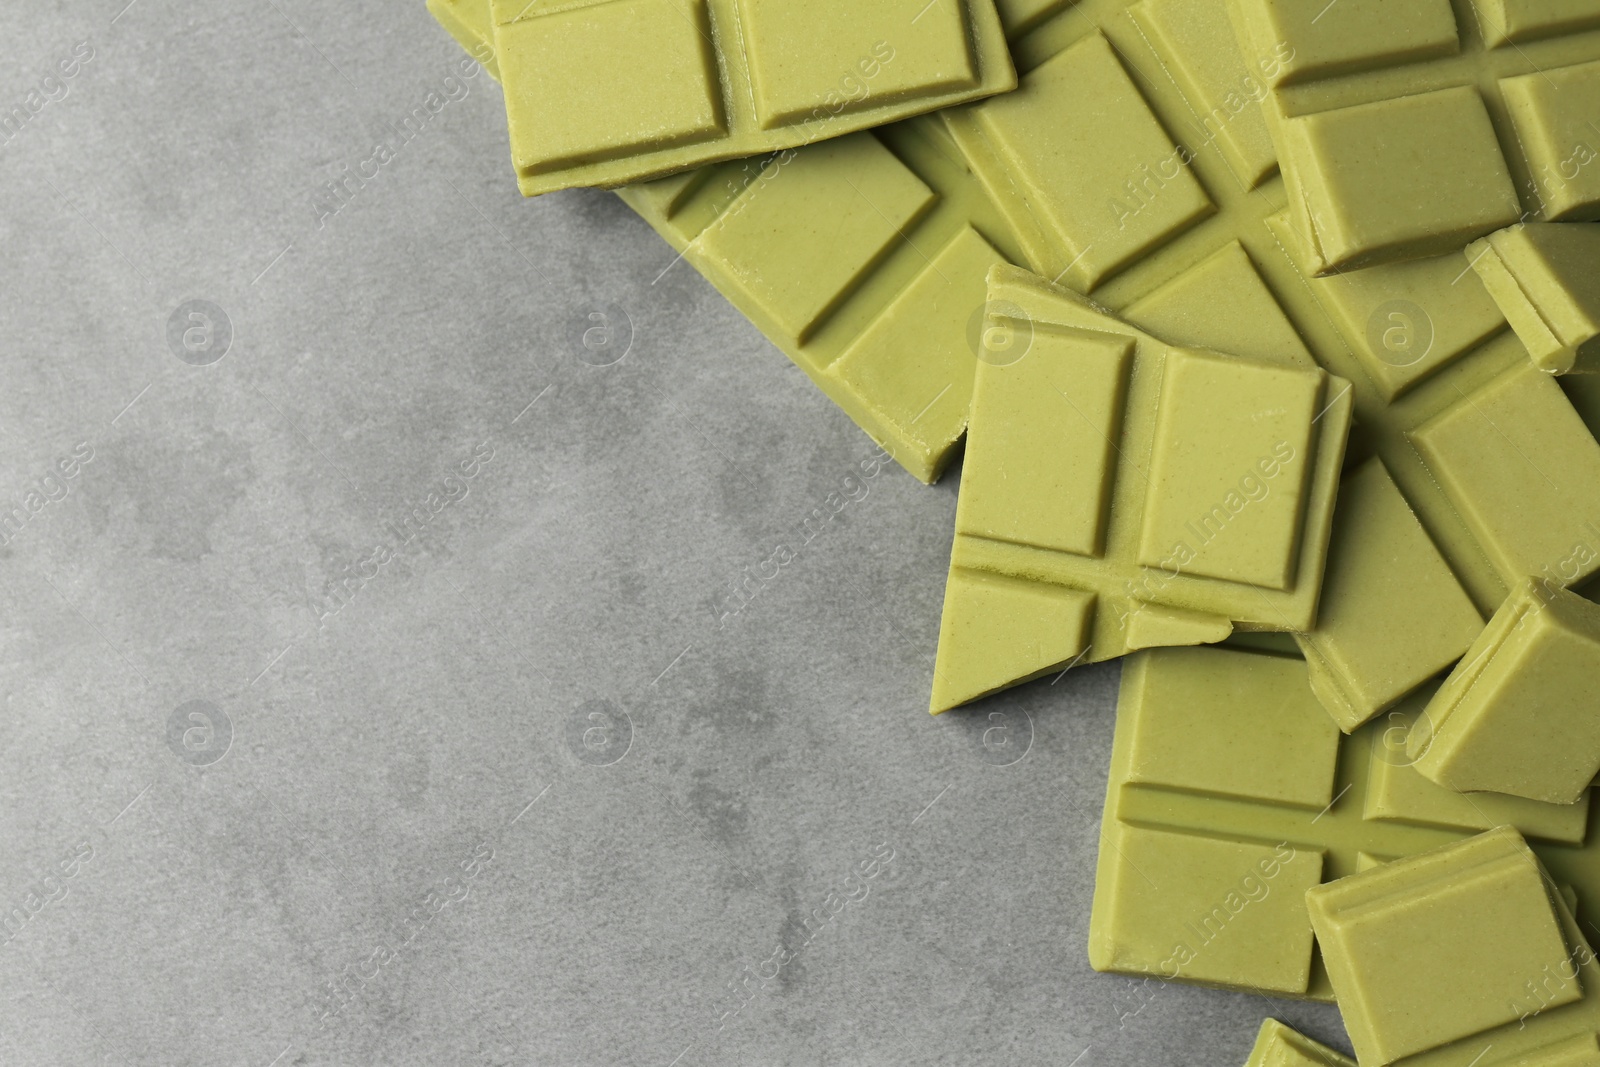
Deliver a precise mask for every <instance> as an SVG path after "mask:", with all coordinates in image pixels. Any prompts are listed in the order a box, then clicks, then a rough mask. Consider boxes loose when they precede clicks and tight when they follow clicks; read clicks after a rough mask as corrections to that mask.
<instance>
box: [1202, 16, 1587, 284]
mask: <svg viewBox="0 0 1600 1067" xmlns="http://www.w3.org/2000/svg"><path fill="white" fill-rule="evenodd" d="M1231 3H1232V7H1233V10H1234V16H1235V20H1236V22H1237V25H1238V31H1239V38H1240V40H1241V42H1242V44H1243V47H1244V52H1245V54H1246V55H1247V56H1249V57H1250V58H1251V59H1252V60H1254V61H1256V62H1257V63H1258V64H1259V65H1260V67H1261V69H1262V72H1263V76H1264V77H1265V79H1266V81H1267V83H1268V84H1269V85H1270V86H1271V92H1270V94H1269V95H1268V96H1267V99H1266V101H1265V104H1264V106H1265V111H1266V113H1267V116H1268V126H1269V128H1270V129H1271V130H1272V134H1273V142H1274V144H1275V145H1276V147H1277V154H1278V158H1279V160H1280V162H1281V164H1282V167H1283V172H1284V176H1285V178H1286V179H1287V181H1288V185H1289V202H1290V204H1291V205H1292V209H1293V215H1294V221H1295V227H1296V229H1297V231H1298V234H1299V236H1300V238H1301V239H1302V240H1303V242H1304V243H1305V245H1306V247H1307V249H1308V259H1309V264H1310V269H1311V270H1312V272H1313V273H1316V274H1325V273H1331V272H1338V271H1348V270H1351V269H1356V268H1361V267H1367V266H1371V265H1374V264H1378V263H1387V262H1396V261H1401V260H1408V259H1415V258H1417V257H1422V256H1432V255H1438V254H1440V253H1443V252H1449V251H1452V250H1454V249H1459V248H1461V247H1463V246H1464V245H1466V244H1467V242H1469V241H1471V240H1473V239H1474V238H1477V237H1481V236H1483V235H1485V234H1487V233H1490V232H1492V231H1494V230H1498V229H1500V228H1501V227H1504V226H1509V225H1510V224H1511V223H1513V222H1516V221H1518V220H1519V219H1540V220H1547V221H1570V220H1577V219H1594V218H1600V167H1595V166H1592V165H1591V164H1593V163H1594V162H1595V161H1596V160H1597V159H1600V155H1597V154H1596V150H1595V146H1596V145H1600V134H1597V133H1596V127H1595V123H1596V122H1597V121H1600V2H1596V0H1556V2H1552V0H1464V2H1457V3H1454V4H1452V2H1451V0H1406V2H1405V3H1394V2H1393V0H1339V2H1338V3H1333V4H1330V3H1328V2H1327V0H1231Z"/></svg>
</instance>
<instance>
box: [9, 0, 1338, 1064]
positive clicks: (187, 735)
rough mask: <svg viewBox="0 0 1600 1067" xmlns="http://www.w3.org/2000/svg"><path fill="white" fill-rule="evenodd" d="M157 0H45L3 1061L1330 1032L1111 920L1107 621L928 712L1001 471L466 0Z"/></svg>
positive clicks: (14, 193)
mask: <svg viewBox="0 0 1600 1067" xmlns="http://www.w3.org/2000/svg"><path fill="white" fill-rule="evenodd" d="M126 2H127V0H91V2H88V3H75V4H70V5H69V4H67V3H65V2H63V0H47V2H44V3H39V4H20V3H14V4H8V5H6V6H5V8H4V9H3V10H0V32H3V39H4V40H5V41H6V45H5V52H6V55H7V62H6V64H5V68H4V75H3V78H0V143H3V147H0V175H3V179H0V180H3V183H4V184H3V189H4V198H5V210H4V213H3V225H4V249H5V252H4V256H3V258H0V271H3V272H4V277H3V282H0V326H3V338H4V341H3V351H4V353H5V355H4V359H5V371H4V378H3V381H4V386H5V388H4V390H3V392H0V479H3V480H0V537H3V538H4V540H5V545H4V547H3V548H0V593H3V597H4V605H3V615H0V619H3V622H0V626H3V629H4V642H3V645H0V649H3V651H0V670H3V683H4V684H3V689H0V692H3V694H4V716H3V719H0V735H3V744H0V761H3V762H0V791H3V796H4V802H3V804H0V846H3V848H0V856H3V865H0V908H3V909H4V916H5V921H4V930H3V932H0V939H3V944H0V993H3V997H0V1062H3V1063H6V1064H12V1063H15V1064H152V1065H153V1064H163V1065H165V1064H206V1065H216V1064H229V1065H234V1064H237V1065H240V1067H267V1065H288V1064H535V1063H537V1064H558V1063H559V1064H605V1065H610V1064H639V1065H659V1067H668V1065H670V1064H680V1065H682V1067H691V1065H697V1064H762V1065H776V1064H791V1063H792V1064H811V1063H826V1064H884V1065H890V1064H896V1065H898V1064H907V1065H914V1064H933V1063H944V1064H991V1063H992V1064H1001V1063H1004V1064H1054V1065H1062V1067H1065V1065H1069V1064H1074V1063H1076V1064H1081V1065H1082V1067H1095V1065H1113V1064H1126V1065H1136V1064H1137V1065H1148V1064H1153V1063H1155V1064H1184V1065H1192V1064H1212V1065H1217V1067H1233V1065H1236V1064H1239V1063H1241V1062H1242V1060H1243V1057H1244V1055H1245V1053H1246V1052H1247V1050H1248V1048H1249V1046H1250V1043H1251V1040H1252V1038H1253V1035H1254V1030H1255V1027H1256V1025H1257V1024H1258V1022H1259V1021H1260V1019H1261V1018H1262V1017H1263V1016H1264V1015H1266V1014H1268V1013H1274V1014H1277V1015H1278V1016H1279V1017H1281V1018H1284V1019H1285V1020H1287V1021H1289V1022H1291V1023H1294V1024H1295V1025H1298V1026H1301V1027H1302V1028H1305V1029H1306V1030H1307V1031H1308V1032H1310V1033H1311V1034H1313V1035H1316V1036H1319V1037H1322V1038H1324V1039H1330V1040H1335V1041H1341V1042H1342V1037H1341V1036H1340V1032H1339V1024H1338V1020H1337V1016H1336V1014H1335V1013H1334V1012H1333V1011H1332V1009H1330V1008H1328V1007H1325V1006H1313V1005H1296V1004H1292V1003H1280V1002H1273V1003H1269V1002H1267V1001H1265V1000H1263V999H1262V998H1259V997H1254V996H1247V995H1237V994H1226V993H1218V992H1211V991H1206V990H1198V989H1191V988H1181V987H1162V986H1157V985H1154V984H1147V983H1140V982H1137V981H1133V980H1130V979H1126V978H1120V977H1113V976H1106V975H1096V974H1094V973H1093V972H1091V971H1090V970H1089V967H1088V964H1087V962H1086V959H1085V949H1084V945H1085V938H1086V935H1087V929H1088V921H1089V901H1090V895H1091V889H1092V875H1093V864H1094V855H1095V845H1096V838H1097V825H1098V819H1099V813H1100V808H1101V803H1102V794H1103V791H1104V789H1105V774H1106V760H1107V756H1108V752H1109V747H1110V740H1111V730H1112V717H1113V707H1114V701H1115V691H1116V681H1117V670H1116V667H1115V666H1110V667H1103V668H1093V669H1088V670H1083V671H1074V672H1072V673H1071V674H1070V675H1068V676H1067V677H1065V678H1063V679H1062V680H1061V681H1060V682H1059V683H1058V684H1056V685H1054V686H1051V685H1048V684H1044V683H1040V684H1035V685H1032V686H1028V687H1025V688H1023V689H1021V690H1019V691H1017V692H1015V693H1012V694H1009V695H1007V696H1005V697H1003V698H1001V699H998V700H994V701H990V702H988V703H987V704H985V705H984V706H982V707H980V708H978V709H976V710H975V711H968V712H965V713H956V714H951V715H947V716H944V717H942V718H940V719H934V718H931V717H930V716H928V715H927V714H926V712H925V711H924V708H925V703H926V699H927V692H928V684H929V676H930V671H931V664H932V654H933V649H934V642H935V637H936V634H937V630H938V618H939V605H940V598H941V595H942V587H943V581H944V572H945V564H946V560H947V554H948V551H949V544H950V529H951V518H952V511H953V507H954V503H955V479H954V478H951V479H949V480H947V481H946V483H945V484H943V485H941V486H939V487H936V488H933V489H928V488H924V487H923V486H920V485H918V484H916V483H915V482H914V481H913V480H912V479H911V478H910V477H908V476H906V475H904V474H903V473H901V472H900V471H899V470H898V469H895V468H893V467H884V468H883V469H881V470H878V469H877V464H876V462H875V461H874V459H873V455H874V450H873V448H872V447H871V445H870V442H868V440H867V439H866V438H865V437H864V436H863V435H862V434H861V433H860V432H859V431H857V430H856V429H855V427H854V426H853V425H852V424H851V423H850V421H849V420H848V419H847V418H845V417H844V415H842V414H841V413H840V412H839V411H837V410H836V409H835V408H834V407H833V406H832V405H831V404H830V403H828V401H826V400H825V399H824V398H823V397H822V395H821V394H820V393H819V392H817V391H816V390H815V389H813V388H812V387H811V386H810V384H809V383H808V382H807V381H806V380H805V378H804V377H803V376H802V375H801V374H800V372H799V371H797V370H796V369H794V368H793V367H792V366H791V365H790V364H789V363H788V362H787V360H785V359H784V357H783V356H782V355H780V354H779V353H778V352H777V351H776V350H775V349H774V348H773V347H772V346H771V345H769V344H767V343H766V342H765V341H764V340H763V339H762V338H761V336H760V335H759V334H758V333H757V332H756V330H755V329H754V328H753V327H751V326H750V325H749V324H748V323H747V322H745V321H744V320H743V319H742V318H741V317H740V316H739V314H738V313H737V312H735V311H734V310H733V309H732V308H730V307H729V306H728V305H727V304H726V303H725V302H724V301H723V300H722V299H721V298H720V297H719V296H718V295H717V294H716V293H715V292H714V291H713V290H712V289H711V288H710V287H709V286H708V285H707V284H706V283H705V282H704V281H702V280H701V279H700V278H699V277H698V276H697V275H696V274H695V273H694V272H693V271H692V270H690V269H688V268H687V267H686V266H684V265H683V264H682V263H677V264H674V262H673V259H674V257H673V255H672V253H671V251H670V249H668V248H667V246H666V245H665V244H663V243H662V242H661V241H660V240H658V239H657V238H656V237H655V236H654V235H653V234H652V233H651V232H650V231H649V229H648V228H647V227H646V226H645V225H644V224H643V223H641V222H639V221H638V220H637V219H636V218H634V217H633V216H632V215H631V214H630V213H629V211H628V210H627V209H626V208H625V207H624V206H623V205H622V204H621V203H620V202H619V201H618V200H617V199H616V198H614V197H613V196H611V195H609V194H607V193H602V192H590V191H584V192H574V193H567V194H560V195H555V196H550V197H546V198H543V199H540V200H537V201H523V200H521V199H520V198H519V197H518V196H517V194H516V190H515V186H514V182H513V180H512V174H511V172H510V168H509V164H508V162H507V153H506V147H505V144H504V117H503V112H502V109H501V104H500V97H499V90H498V89H497V87H496V86H495V85H494V84H493V83H492V82H490V81H489V79H488V78H487V77H485V76H483V75H482V74H481V73H477V74H475V76H466V75H463V73H462V71H461V69H460V67H459V66H458V62H459V56H460V53H459V51H458V49H457V47H456V45H455V44H454V43H453V42H452V41H451V40H450V39H449V38H447V37H446V36H445V35H444V33H442V32H441V31H440V30H438V29H437V28H436V27H435V26H434V25H433V23H432V21H431V20H430V19H429V18H428V16H427V14H426V12H425V11H424V10H423V8H422V5H421V4H420V2H406V3H403V4H396V3H389V4H380V3H378V2H376V0H359V2H353V3H344V4H335V5H322V4H313V3H309V2H307V0H266V2H265V3H262V4H250V5H244V4H227V5H219V4H208V3H201V2H199V0H135V2H134V3H132V4H129V5H128V6H126V7H124V6H123V5H124V4H125V3H126ZM68 70H70V71H71V72H72V73H71V76H70V77H65V76H63V71H68ZM430 94H436V95H435V96H434V97H433V98H432V101H431V103H432V105H433V106H432V107H430ZM418 109H421V110H420V112H419V111H418ZM418 114H420V115H421V118H420V119H419V118H414V117H411V116H414V115H418ZM408 118H409V126H408V125H407V121H408ZM380 146H382V148H383V150H382V151H379V150H378V149H379V147H380ZM329 183H334V184H335V186H339V187H340V188H342V192H336V191H335V188H334V186H330V184H329ZM597 316H598V317H597ZM874 471H876V473H873V472H874ZM831 494H838V495H837V496H832V497H831V503H830V495H831ZM840 501H843V504H842V506H841V505H840ZM819 508H820V509H822V512H821V513H822V515H823V516H825V517H826V516H831V518H826V519H825V521H824V520H823V519H818V518H816V517H813V518H812V520H811V522H810V524H809V526H807V525H806V519H807V517H808V516H812V515H813V512H814V511H816V509H819ZM835 512H836V513H835ZM780 545H782V546H787V547H788V548H789V550H790V551H791V552H792V553H793V556H794V558H793V559H792V560H790V561H789V562H788V563H787V564H786V565H784V566H774V565H771V564H768V560H769V559H771V558H772V557H773V554H774V552H775V551H777V550H778V547H779V546H780ZM741 586H742V587H743V588H745V589H746V590H747V595H748V596H749V597H750V599H749V600H748V602H744V603H743V606H742V610H739V611H737V612H734V611H731V610H730V608H732V607H738V606H740V604H741V601H740V600H738V599H737V598H735V597H734V591H735V590H736V589H738V588H740V587H741ZM986 740H987V742H988V744H987V745H986V744H985V741H986Z"/></svg>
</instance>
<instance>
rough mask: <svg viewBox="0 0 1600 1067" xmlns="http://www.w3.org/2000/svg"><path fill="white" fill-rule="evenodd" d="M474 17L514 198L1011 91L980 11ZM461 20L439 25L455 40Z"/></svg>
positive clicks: (741, 10)
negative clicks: (485, 27) (485, 42)
mask: <svg viewBox="0 0 1600 1067" xmlns="http://www.w3.org/2000/svg"><path fill="white" fill-rule="evenodd" d="M434 2H435V3H436V4H448V3H449V0H434ZM452 6H454V5H452ZM489 15H490V18H489V22H490V25H491V26H492V29H493V34H494V51H495V57H496V59H497V61H498V65H499V72H500V77H501V80H502V82H503V84H504V85H505V90H506V93H505V96H506V117H507V124H508V126H509V128H510V133H511V157H512V162H513V163H514V164H515V166H516V169H517V179H518V184H519V185H520V186H521V189H522V192H523V194H524V195H526V196H536V195H538V194H540V193H547V192H551V191H553V190H556V189H567V188H571V187H573V186H595V185H598V186H607V187H610V186H618V185H624V184H627V183H629V182H636V181H640V180H642V179H646V178H652V177H658V176H661V175H665V174H672V173H675V172H678V171H683V170H687V169H689V168H692V167H697V166H701V165H703V164H706V163H710V162H714V161H717V160H723V159H734V158H738V157H742V156H750V155H756V154H759V153H762V152H772V151H777V150H781V149H786V148H794V147H796V146H798V145H802V144H811V143H814V142H817V141H823V140H827V139H828V138H831V137H838V136H840V135H842V134H846V133H851V132H854V131H857V130H863V129H866V128H868V127H872V126H877V125H881V124H882V123H885V122H892V121H894V120H896V119H903V118H906V117H908V116H910V115H916V114H920V113H922V112H925V111H932V110H935V109H937V108H941V107H946V106H948V105H951V104H959V103H964V102H966V101H970V100H975V99H978V98H980V97H984V96H989V95H992V94H994V93H1000V92H1005V91H1007V90H1009V89H1012V88H1014V87H1015V85H1016V71H1015V70H1014V69H1013V67H1012V65H1011V58H1010V56H1009V54H1008V53H1007V51H1006V46H1005V38H1004V34H1003V31H1002V28H1001V25H1000V18H999V15H998V14H997V13H996V11H995V8H994V2H993V0H873V2H872V3H861V2H860V0H490V4H489ZM477 19H478V16H477V15H476V13H474V14H472V15H466V14H464V13H457V14H456V15H455V17H454V21H455V22H456V24H457V25H458V26H461V27H462V28H463V32H466V33H468V34H469V35H472V34H475V33H477V32H480V31H481V26H482V23H481V22H479V21H477Z"/></svg>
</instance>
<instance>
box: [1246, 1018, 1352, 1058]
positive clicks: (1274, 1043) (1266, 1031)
mask: <svg viewBox="0 0 1600 1067" xmlns="http://www.w3.org/2000/svg"><path fill="white" fill-rule="evenodd" d="M1244 1067H1356V1061H1355V1060H1353V1059H1351V1058H1350V1057H1349V1056H1346V1055H1345V1054H1344V1053H1342V1052H1338V1051H1336V1050H1334V1049H1331V1048H1329V1047H1328V1046H1327V1045H1324V1044H1322V1043H1321V1042H1318V1041H1313V1040H1311V1039H1310V1038H1309V1037H1307V1036H1305V1035H1304V1034H1302V1033H1300V1032H1298V1031H1296V1030H1293V1029H1291V1028H1289V1027H1287V1026H1285V1025H1283V1024H1282V1023H1280V1022H1279V1021H1278V1020H1276V1019H1263V1020H1262V1021H1261V1029H1260V1030H1257V1031H1256V1043H1255V1047H1254V1048H1252V1049H1251V1050H1250V1058H1249V1059H1247V1060H1245V1063H1244Z"/></svg>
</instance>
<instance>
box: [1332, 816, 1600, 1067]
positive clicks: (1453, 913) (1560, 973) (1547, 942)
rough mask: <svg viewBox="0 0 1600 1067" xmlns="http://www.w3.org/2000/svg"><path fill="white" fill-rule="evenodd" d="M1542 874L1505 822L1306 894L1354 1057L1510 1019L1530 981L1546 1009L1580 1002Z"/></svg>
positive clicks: (1450, 1040)
mask: <svg viewBox="0 0 1600 1067" xmlns="http://www.w3.org/2000/svg"><path fill="white" fill-rule="evenodd" d="M1546 880H1547V879H1546V875H1545V872H1544V869H1543V868H1542V867H1541V866H1540V865H1539V860H1538V858H1537V857H1536V856H1534V854H1533V851H1532V850H1531V849H1529V848H1528V846H1527V843H1526V842H1524V841H1523V840H1522V835H1520V834H1518V833H1517V831H1516V830H1514V829H1512V828H1511V827H1509V826H1504V827H1500V828H1498V829H1494V830H1490V831H1488V832H1487V833H1483V834H1479V835H1478V836H1477V837H1472V838H1468V839H1467V840H1465V841H1458V842H1455V843H1454V844H1449V845H1444V846H1442V847H1440V848H1437V849H1432V850H1430V851H1428V852H1423V853H1420V854H1418V855H1415V856H1409V857H1407V858H1405V859H1399V860H1395V861H1394V862H1392V863H1386V864H1383V865H1381V866H1379V867H1376V868H1374V869H1371V870H1367V871H1363V872H1361V873H1359V874H1354V875H1351V876H1349V877H1347V878H1341V879H1339V880H1338V881H1336V882H1332V883H1329V884H1327V885H1321V886H1317V887H1315V888H1313V889H1311V890H1309V891H1308V892H1307V893H1306V908H1307V910H1308V911H1309V912H1310V914H1311V926H1312V928H1313V929H1314V930H1315V931H1316V934H1317V943H1318V944H1319V945H1321V946H1322V955H1323V958H1324V959H1325V960H1326V961H1327V964H1328V975H1329V977H1330V978H1331V980H1332V982H1333V991H1334V995H1335V996H1336V997H1337V999H1338V1002H1339V1012H1340V1014H1341V1015H1343V1016H1344V1025H1345V1030H1346V1031H1347V1032H1348V1033H1349V1035H1350V1042H1351V1044H1352V1045H1353V1046H1354V1047H1355V1051H1356V1059H1357V1060H1358V1061H1359V1062H1361V1063H1362V1064H1370V1065H1372V1067H1383V1065H1386V1064H1391V1063H1394V1062H1396V1061H1398V1060H1401V1059H1404V1058H1405V1057H1408V1056H1414V1055H1416V1054H1417V1053H1419V1052H1427V1051H1428V1050H1430V1049H1437V1048H1440V1047H1441V1046H1447V1045H1451V1044H1454V1043H1456V1042H1459V1041H1462V1040H1463V1039H1465V1038H1469V1037H1473V1036H1474V1035H1477V1034H1482V1033H1483V1032H1484V1031H1485V1030H1492V1029H1495V1028H1496V1027H1499V1026H1502V1025H1504V1024H1506V1023H1515V1022H1517V1021H1519V1019H1520V1018H1521V1017H1522V1016H1523V1015H1524V1012H1525V1010H1526V1009H1525V1008H1524V1007H1523V1006H1522V1004H1521V1003H1520V1002H1521V1001H1522V999H1523V998H1524V997H1525V996H1526V990H1525V988H1524V987H1525V986H1526V985H1528V984H1529V983H1530V982H1531V983H1535V984H1536V985H1538V986H1539V987H1541V988H1543V989H1544V991H1545V992H1546V994H1547V995H1546V997H1545V998H1544V1001H1543V1004H1542V1006H1543V1008H1545V1009H1546V1010H1548V1009H1551V1008H1559V1007H1561V1006H1562V1005H1565V1004H1571V1003H1573V1002H1574V1001H1576V1000H1579V999H1581V998H1582V997H1583V988H1582V986H1581V985H1580V983H1579V982H1578V978H1577V971H1576V966H1575V965H1574V963H1573V959H1572V956H1573V950H1574V949H1575V948H1577V946H1575V945H1570V944H1568V942H1567V939H1566V936H1565V932H1564V931H1563V929H1562V923H1561V920H1560V919H1559V918H1558V916H1557V912H1556V904H1555V901H1554V899H1553V894H1552V892H1551V890H1550V889H1549V888H1548V887H1547V886H1546ZM1585 951H1587V948H1586V947H1585Z"/></svg>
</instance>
